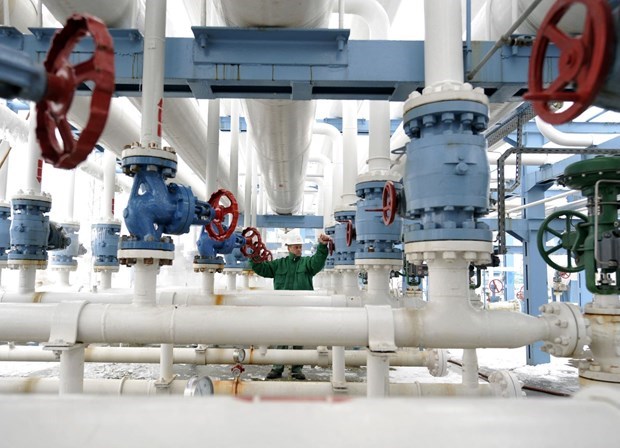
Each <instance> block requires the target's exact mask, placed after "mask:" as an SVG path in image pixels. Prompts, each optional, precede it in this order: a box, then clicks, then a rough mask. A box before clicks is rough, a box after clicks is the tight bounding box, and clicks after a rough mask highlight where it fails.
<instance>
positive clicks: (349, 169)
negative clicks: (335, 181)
mask: <svg viewBox="0 0 620 448" xmlns="http://www.w3.org/2000/svg"><path fill="white" fill-rule="evenodd" d="M342 112H343V113H342V134H343V139H342V142H343V148H344V149H343V152H344V155H343V159H344V160H346V161H347V163H345V164H343V167H342V170H343V173H342V179H343V180H342V202H341V203H340V204H339V205H340V206H341V207H347V206H348V205H349V204H353V203H355V202H357V195H356V194H355V183H356V182H357V144H356V141H357V101H344V102H343V104H342ZM336 175H338V173H336ZM334 210H338V207H337V205H334Z"/></svg>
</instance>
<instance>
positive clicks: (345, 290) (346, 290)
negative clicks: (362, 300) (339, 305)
mask: <svg viewBox="0 0 620 448" xmlns="http://www.w3.org/2000/svg"><path fill="white" fill-rule="evenodd" d="M340 277H341V278H342V294H345V295H348V296H357V295H359V293H360V289H359V286H358V284H357V270H354V269H350V270H346V271H344V272H342V274H341V275H340Z"/></svg>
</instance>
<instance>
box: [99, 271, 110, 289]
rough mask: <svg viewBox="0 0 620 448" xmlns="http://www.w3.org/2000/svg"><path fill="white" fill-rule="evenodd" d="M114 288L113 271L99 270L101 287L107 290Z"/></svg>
mask: <svg viewBox="0 0 620 448" xmlns="http://www.w3.org/2000/svg"><path fill="white" fill-rule="evenodd" d="M111 288H112V271H101V272H99V289H101V290H102V291H106V290H108V289H111Z"/></svg>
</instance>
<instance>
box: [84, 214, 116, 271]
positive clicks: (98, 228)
mask: <svg viewBox="0 0 620 448" xmlns="http://www.w3.org/2000/svg"><path fill="white" fill-rule="evenodd" d="M120 232H121V225H120V224H115V223H102V224H93V225H92V226H91V241H92V251H93V265H94V266H106V267H108V266H111V267H114V266H118V264H119V263H118V242H119V239H120Z"/></svg>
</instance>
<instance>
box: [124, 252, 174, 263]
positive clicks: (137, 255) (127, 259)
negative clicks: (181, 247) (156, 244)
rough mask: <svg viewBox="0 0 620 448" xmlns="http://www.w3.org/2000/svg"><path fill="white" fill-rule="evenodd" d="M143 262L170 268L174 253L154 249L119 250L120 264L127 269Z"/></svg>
mask: <svg viewBox="0 0 620 448" xmlns="http://www.w3.org/2000/svg"><path fill="white" fill-rule="evenodd" d="M138 260H142V261H143V262H144V264H155V263H158V264H159V266H170V265H172V260H174V251H168V250H152V249H119V251H118V262H119V263H120V264H122V265H126V266H127V267H130V266H133V265H134V264H136V263H137V262H138Z"/></svg>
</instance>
